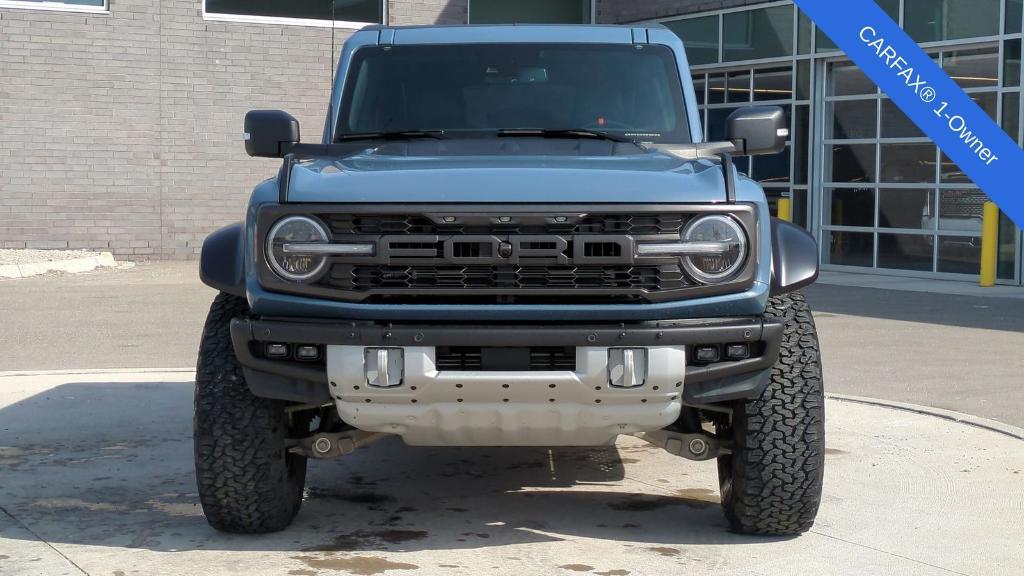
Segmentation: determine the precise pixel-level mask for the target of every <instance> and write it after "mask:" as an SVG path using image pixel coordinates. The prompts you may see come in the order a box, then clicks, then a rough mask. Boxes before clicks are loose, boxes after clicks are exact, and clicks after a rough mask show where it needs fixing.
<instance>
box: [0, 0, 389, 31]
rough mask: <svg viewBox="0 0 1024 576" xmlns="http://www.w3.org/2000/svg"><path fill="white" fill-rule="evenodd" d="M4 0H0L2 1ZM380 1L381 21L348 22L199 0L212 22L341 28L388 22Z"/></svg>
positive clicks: (384, 2)
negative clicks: (224, 7)
mask: <svg viewBox="0 0 1024 576" xmlns="http://www.w3.org/2000/svg"><path fill="white" fill-rule="evenodd" d="M3 1H5V0H0V2H3ZM108 1H109V0H108ZM377 1H378V2H380V3H381V6H382V8H381V22H350V21H346V20H335V21H333V22H332V21H331V20H317V19H314V18H290V17H282V16H259V15H247V14H226V13H223V12H209V11H207V9H206V2H207V0H201V2H202V9H203V20H208V21H212V22H234V23H237V24H270V25H277V26H305V27H309V28H335V29H342V30H359V29H360V28H364V27H366V26H373V25H380V24H384V25H386V24H387V23H388V4H389V2H388V0H377Z"/></svg>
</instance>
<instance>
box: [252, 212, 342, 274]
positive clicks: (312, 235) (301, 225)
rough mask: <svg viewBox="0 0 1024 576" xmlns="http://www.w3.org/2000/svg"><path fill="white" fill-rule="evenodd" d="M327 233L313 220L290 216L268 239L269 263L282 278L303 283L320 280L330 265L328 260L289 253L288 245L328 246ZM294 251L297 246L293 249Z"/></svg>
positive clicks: (280, 221)
mask: <svg viewBox="0 0 1024 576" xmlns="http://www.w3.org/2000/svg"><path fill="white" fill-rule="evenodd" d="M329 240H330V239H329V238H328V236H327V230H325V229H324V227H323V226H322V225H320V223H319V222H317V221H316V220H313V219H312V218H307V217H305V216H289V217H287V218H282V219H281V220H279V221H278V222H277V224H274V226H273V228H271V229H270V234H268V235H267V262H269V263H270V267H271V268H273V269H274V272H277V274H278V275H279V276H281V277H282V278H284V279H286V280H291V281H293V282H303V281H305V280H309V279H310V278H312V277H314V276H316V275H317V274H319V273H320V271H321V270H323V268H324V265H326V264H327V258H326V257H325V256H317V255H315V254H303V253H301V252H289V251H286V249H285V246H286V245H295V244H324V243H326V242H328V241H329ZM292 247H293V248H294V246H292Z"/></svg>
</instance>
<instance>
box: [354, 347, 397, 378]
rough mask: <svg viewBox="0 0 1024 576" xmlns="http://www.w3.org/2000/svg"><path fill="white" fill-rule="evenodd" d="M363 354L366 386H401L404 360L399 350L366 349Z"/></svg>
mask: <svg viewBox="0 0 1024 576" xmlns="http://www.w3.org/2000/svg"><path fill="white" fill-rule="evenodd" d="M363 354H364V355H363V359H364V366H365V370H366V384H367V385H368V386H373V387H374V388H394V387H395V386H401V385H402V372H403V370H404V367H405V360H404V357H403V354H402V349H401V348H366V349H365V352H364V353H363Z"/></svg>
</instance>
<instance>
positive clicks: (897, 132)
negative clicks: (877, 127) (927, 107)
mask: <svg viewBox="0 0 1024 576" xmlns="http://www.w3.org/2000/svg"><path fill="white" fill-rule="evenodd" d="M924 137H925V136H924V132H921V129H920V128H918V127H917V124H914V122H913V121H911V120H910V118H907V115H906V114H904V113H903V111H902V110H900V107H899V106H897V105H896V104H895V103H894V102H893V101H892V100H889V99H888V98H884V99H882V138H924Z"/></svg>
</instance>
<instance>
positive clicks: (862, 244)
mask: <svg viewBox="0 0 1024 576" xmlns="http://www.w3.org/2000/svg"><path fill="white" fill-rule="evenodd" d="M874 244H875V242H874V234H871V233H870V232H838V231H836V232H830V233H829V234H828V263H829V264H838V265H840V266H863V267H870V266H872V265H873V264H874V260H875V259H874V249H875V246H874Z"/></svg>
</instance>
